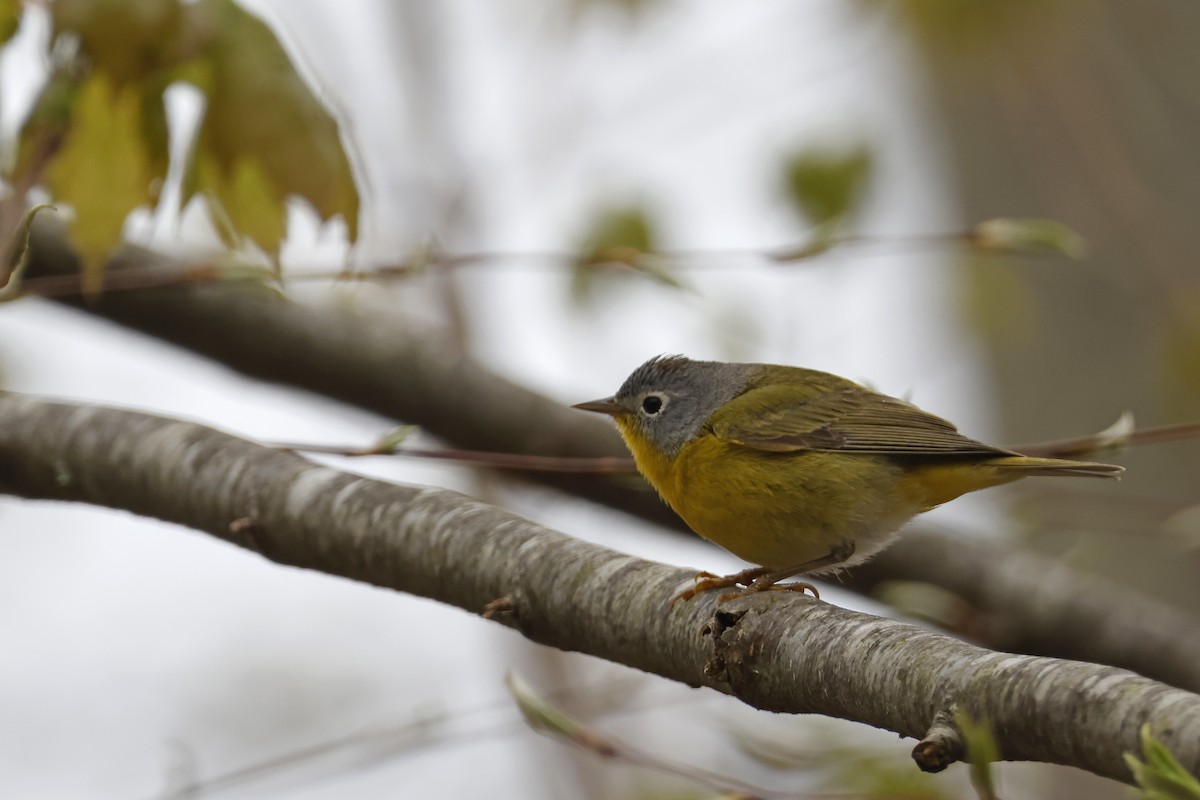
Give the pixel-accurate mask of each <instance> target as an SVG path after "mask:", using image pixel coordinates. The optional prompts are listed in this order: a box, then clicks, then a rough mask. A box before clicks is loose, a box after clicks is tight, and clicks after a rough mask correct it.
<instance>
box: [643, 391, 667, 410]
mask: <svg viewBox="0 0 1200 800" xmlns="http://www.w3.org/2000/svg"><path fill="white" fill-rule="evenodd" d="M662 407H663V401H662V398H661V397H659V396H658V395H656V394H648V395H646V396H645V398H643V399H642V411H645V412H646V413H647V414H657V413H658V412H659V411H661V410H662Z"/></svg>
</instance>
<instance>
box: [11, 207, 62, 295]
mask: <svg viewBox="0 0 1200 800" xmlns="http://www.w3.org/2000/svg"><path fill="white" fill-rule="evenodd" d="M48 208H50V206H48V205H46V204H45V203H39V204H38V205H36V206H34V207H33V208H31V209H29V210H28V211H26V212H25V213H24V214H23V215H22V216H21V221H20V223H19V224H18V225H17V227H16V230H14V231H13V233H12V236H11V237H9V241H7V242H5V243H4V260H5V261H6V262H7V264H5V267H4V269H3V270H2V271H0V303H6V302H8V301H10V300H15V299H17V298H18V297H20V296H21V280H22V278H24V277H25V270H27V269H28V268H29V237H30V235H31V234H32V233H33V220H34V219H35V218H36V217H37V215H38V214H40V213H41V212H43V211H45V210H46V209H48Z"/></svg>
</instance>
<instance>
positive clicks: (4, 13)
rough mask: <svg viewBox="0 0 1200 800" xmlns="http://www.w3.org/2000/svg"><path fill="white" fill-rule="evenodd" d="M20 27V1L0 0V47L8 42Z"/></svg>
mask: <svg viewBox="0 0 1200 800" xmlns="http://www.w3.org/2000/svg"><path fill="white" fill-rule="evenodd" d="M20 27H21V0H0V45H3V44H5V43H7V42H8V40H9V39H11V38H12V37H13V36H15V35H16V34H17V30H18V29H19V28H20Z"/></svg>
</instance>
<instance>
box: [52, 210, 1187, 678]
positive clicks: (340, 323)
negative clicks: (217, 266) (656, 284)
mask: <svg viewBox="0 0 1200 800" xmlns="http://www.w3.org/2000/svg"><path fill="white" fill-rule="evenodd" d="M32 242H33V244H32V251H31V252H32V270H33V272H35V273H37V274H41V275H63V274H69V273H72V272H76V271H77V270H78V262H77V260H76V258H75V256H74V255H73V253H72V252H71V251H70V249H69V248H68V246H67V245H66V243H65V240H64V238H63V235H62V230H61V226H58V225H56V224H55V223H54V222H53V221H52V220H48V219H43V220H39V222H38V224H37V225H36V226H35V228H34V235H33V240H32ZM109 268H110V269H136V268H141V269H146V270H148V271H150V272H152V271H153V270H154V269H163V268H167V269H169V268H170V261H169V260H168V259H165V258H163V257H161V256H156V255H154V254H152V253H149V252H147V251H143V250H138V249H135V248H129V249H127V250H125V251H124V252H122V253H121V255H120V256H119V257H118V258H117V259H116V260H115V261H114V262H113V263H111V264H110V266H109ZM74 305H75V306H76V307H78V308H80V309H82V310H84V311H87V312H89V313H93V314H97V315H100V316H103V317H105V318H107V319H110V320H113V321H114V322H117V323H119V324H122V325H126V326H128V327H131V328H134V329H137V330H140V331H143V332H145V333H147V334H149V335H151V336H156V337H158V338H161V339H164V340H166V341H169V342H173V343H175V344H177V345H180V346H182V347H186V348H188V349H191V350H193V351H195V352H197V353H200V354H202V355H205V356H207V357H209V358H212V359H214V360H216V361H219V362H221V363H224V364H227V365H229V366H230V367H232V368H234V369H238V370H241V371H242V372H244V373H246V374H249V375H252V376H255V377H258V378H261V379H265V380H272V381H278V382H280V383H285V384H288V385H291V386H295V387H298V388H301V389H305V390H308V391H312V392H317V393H320V394H323V395H326V396H328V397H332V398H335V399H338V400H341V401H344V402H346V403H350V404H353V405H357V406H359V407H362V408H365V409H368V410H371V411H375V412H378V413H380V414H383V415H386V416H389V417H391V418H394V419H397V420H403V421H406V422H411V423H415V424H418V425H420V426H421V427H422V428H424V429H426V430H429V431H430V432H432V433H434V434H436V435H438V436H440V437H442V438H443V439H446V440H447V441H450V442H452V443H454V444H455V445H458V446H459V447H463V448H469V449H473V450H487V451H498V452H509V453H517V454H531V455H547V456H591V457H596V456H621V457H624V456H626V455H627V453H626V451H625V449H624V447H623V446H622V445H621V443H620V441H619V440H618V438H617V436H616V434H615V433H614V432H613V430H612V429H611V427H610V426H609V425H607V424H605V423H604V422H602V421H600V420H597V419H593V418H592V417H591V416H590V415H587V414H582V413H578V412H574V411H571V410H570V409H568V408H566V407H565V406H564V405H563V404H561V403H557V402H554V401H552V400H550V399H549V398H546V397H543V396H541V395H538V394H536V393H534V392H531V391H529V390H527V389H525V388H523V387H520V386H517V385H516V384H513V383H512V382H510V381H507V380H505V379H504V378H502V377H500V376H497V375H495V374H493V373H491V372H489V371H487V370H486V369H484V368H483V367H481V366H480V365H479V364H477V363H475V362H474V361H472V360H470V359H469V358H467V357H465V356H464V357H451V356H450V355H448V354H449V353H450V352H451V351H450V349H449V348H447V347H444V346H442V344H441V343H440V342H439V341H437V340H436V339H431V337H429V336H428V335H425V334H422V333H421V332H417V331H414V330H412V329H410V328H408V327H406V326H405V325H403V324H401V323H400V322H398V321H397V320H395V319H391V318H381V317H378V316H369V315H363V314H361V313H357V312H356V311H355V310H354V309H353V308H346V307H344V306H338V307H334V306H332V305H326V306H320V307H318V306H311V305H303V304H300V303H295V302H291V301H289V300H286V299H283V298H280V297H278V296H275V295H272V294H270V293H268V292H265V291H252V290H247V289H246V288H245V287H241V286H236V285H232V284H222V283H216V284H206V285H203V286H197V287H185V286H173V287H159V288H148V289H145V290H141V291H129V292H121V293H116V294H112V295H104V296H99V297H94V298H90V299H89V300H88V301H87V302H86V303H84V302H82V301H80V302H78V303H75V304H74ZM526 477H528V478H529V479H530V480H536V481H539V482H542V483H544V484H548V485H552V486H555V487H557V488H559V489H562V490H564V491H567V492H571V493H573V494H576V495H577V496H580V497H585V498H588V499H590V500H594V501H596V502H600V503H604V504H606V505H609V506H612V507H614V508H619V509H622V510H625V511H627V512H629V513H632V514H636V515H638V516H640V517H642V518H644V519H648V520H651V521H653V522H657V523H661V524H664V525H667V526H671V527H673V528H675V529H676V530H680V529H682V528H683V526H682V523H681V522H680V521H679V519H678V518H677V517H675V516H674V515H673V514H672V513H671V512H670V510H669V509H667V507H666V506H665V505H664V504H662V503H660V502H659V501H658V500H657V498H655V497H654V495H653V493H652V492H650V491H649V490H648V488H647V487H646V486H645V485H644V484H641V483H640V482H635V481H631V480H627V479H624V478H622V479H621V480H614V479H596V478H594V477H592V476H580V475H571V474H560V473H540V474H531V475H527V476H526ZM914 533H915V532H914ZM1021 561H1022V567H1021V568H1020V569H1004V570H999V569H997V566H998V565H1002V564H1010V565H1011V564H1012V563H1014V557H1013V556H1012V554H1011V553H1008V552H1006V551H1004V550H1002V549H1001V548H998V547H996V546H993V545H988V544H985V543H981V542H973V543H970V544H969V546H968V545H967V544H965V543H964V542H963V540H962V538H961V537H957V536H954V535H953V534H952V533H950V534H943V533H925V532H921V534H920V535H919V536H917V535H914V534H909V535H908V536H906V537H903V538H901V540H900V541H899V543H898V544H896V545H895V546H894V547H892V548H890V549H889V550H887V551H885V552H883V553H882V554H880V555H879V556H877V557H876V559H875V560H874V561H873V562H871V563H870V564H868V565H865V566H863V567H859V568H857V569H856V571H855V573H854V574H853V575H852V581H851V583H850V586H851V587H852V588H858V589H860V590H862V591H867V590H869V589H870V588H871V587H872V586H874V585H875V584H876V583H878V582H879V581H880V580H883V579H885V578H887V577H903V578H905V579H906V580H914V581H922V582H925V583H929V584H932V585H935V586H942V587H944V588H947V589H949V590H950V591H953V592H955V593H957V594H959V595H960V596H962V597H964V598H965V599H966V600H968V602H970V603H972V604H973V605H974V606H975V607H976V609H977V611H978V616H980V617H982V618H983V619H984V623H985V624H984V625H983V626H982V627H983V628H985V629H986V630H988V631H992V632H997V631H999V632H1002V637H1001V638H999V639H996V640H991V641H996V642H999V646H1002V647H1005V648H1007V649H1012V650H1015V651H1018V652H1028V653H1040V654H1050V655H1058V656H1062V657H1069V658H1077V659H1082V660H1088V661H1096V662H1100V663H1105V664H1112V665H1116V666H1122V667H1126V668H1130V669H1134V670H1137V671H1138V672H1141V673H1142V674H1145V675H1148V676H1151V677H1156V678H1158V679H1160V680H1165V681H1167V682H1170V683H1172V684H1174V685H1177V686H1180V687H1183V688H1187V689H1192V690H1196V691H1200V636H1197V632H1196V623H1195V621H1193V620H1192V619H1190V618H1189V617H1187V616H1186V615H1184V614H1183V613H1182V612H1180V611H1179V610H1177V609H1175V608H1173V607H1171V606H1169V605H1167V604H1165V603H1162V602H1159V601H1157V600H1154V599H1151V598H1148V597H1145V596H1143V595H1140V594H1138V593H1137V592H1135V591H1133V590H1132V589H1128V588H1125V587H1115V586H1110V585H1101V584H1100V583H1099V582H1097V581H1095V580H1090V579H1086V578H1083V577H1082V576H1079V575H1077V574H1075V573H1073V572H1070V571H1067V570H1064V569H1061V568H1059V567H1058V566H1057V565H1056V564H1055V563H1054V562H1052V561H1050V560H1048V559H1043V558H1039V557H1037V556H1033V555H1024V556H1021ZM965 576H970V577H969V578H967V577H965ZM1030 578H1034V579H1035V580H1034V581H1033V583H1034V584H1035V585H1036V586H1038V587H1040V588H1039V589H1038V591H1034V592H1031V591H1030V587H1031V580H1030ZM1043 579H1044V580H1043ZM1051 585H1052V586H1053V587H1054V589H1055V591H1053V592H1048V591H1046V587H1047V586H1051Z"/></svg>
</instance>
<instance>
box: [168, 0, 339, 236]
mask: <svg viewBox="0 0 1200 800" xmlns="http://www.w3.org/2000/svg"><path fill="white" fill-rule="evenodd" d="M197 7H198V9H199V13H203V14H206V15H207V16H208V17H209V19H210V23H211V27H212V29H213V30H214V31H215V34H214V40H213V42H212V43H211V44H210V45H209V47H207V48H206V50H205V53H204V56H203V65H202V66H203V69H199V70H193V75H195V76H196V77H197V79H198V83H199V84H200V86H199V88H200V89H201V90H202V91H203V92H204V93H205V94H206V95H207V96H208V108H207V110H206V112H205V115H204V120H203V122H202V123H201V128H200V135H199V138H198V140H197V143H196V154H195V169H194V172H193V175H192V177H193V180H192V182H191V185H190V186H189V189H190V190H191V191H190V192H189V194H190V193H194V192H206V193H208V194H209V195H210V196H211V197H212V198H213V199H215V200H216V201H217V202H219V203H220V204H221V205H222V206H223V207H224V208H225V210H226V211H227V212H228V214H229V217H230V219H231V220H233V222H234V224H235V225H236V227H237V229H238V230H239V231H243V232H245V233H247V234H249V235H250V236H251V237H252V238H253V239H254V240H255V241H256V242H257V243H258V244H259V246H261V247H263V248H264V249H266V250H267V251H269V252H273V253H274V252H278V249H279V245H280V241H281V240H282V238H283V232H284V220H285V219H286V209H285V206H284V203H285V200H286V199H287V197H288V196H290V195H298V196H299V197H302V198H304V199H305V200H307V201H308V202H309V203H311V204H312V206H313V207H314V208H315V209H316V210H317V212H318V213H319V214H320V216H321V217H322V219H328V218H330V217H333V216H336V215H341V217H342V218H343V219H344V220H345V222H346V226H347V228H348V231H349V238H350V240H351V241H353V240H354V239H355V238H356V236H357V233H358V203H359V199H358V191H357V189H356V188H355V183H354V176H353V173H352V170H351V167H350V161H349V159H348V158H347V156H346V152H345V150H344V148H343V146H342V141H341V138H340V135H339V131H338V124H337V121H336V120H335V119H334V118H333V116H332V115H331V114H330V113H329V111H328V110H326V108H325V106H324V105H322V104H321V102H320V101H319V100H318V99H317V98H316V96H315V95H314V94H313V93H312V91H311V90H310V89H309V88H308V85H307V84H306V83H305V82H304V81H303V80H302V79H301V77H300V75H299V74H298V73H297V72H296V69H295V67H294V66H293V64H292V62H291V60H290V59H289V58H288V55H287V53H286V52H285V51H284V49H283V47H282V46H281V45H280V44H279V41H278V40H277V39H276V38H275V34H274V33H273V32H272V31H271V29H270V28H269V27H267V25H266V24H265V23H264V22H262V20H260V19H258V18H257V17H255V16H253V15H252V14H250V13H249V12H247V11H245V10H244V9H242V8H240V7H239V6H237V5H235V4H234V3H233V2H232V0H200V2H199V3H197Z"/></svg>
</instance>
